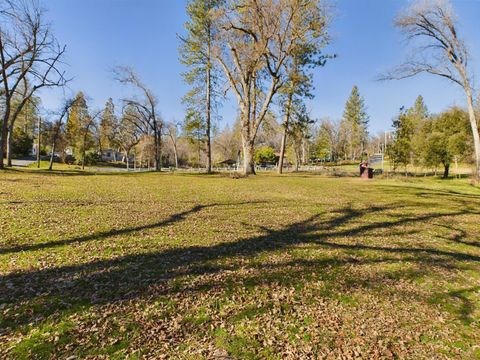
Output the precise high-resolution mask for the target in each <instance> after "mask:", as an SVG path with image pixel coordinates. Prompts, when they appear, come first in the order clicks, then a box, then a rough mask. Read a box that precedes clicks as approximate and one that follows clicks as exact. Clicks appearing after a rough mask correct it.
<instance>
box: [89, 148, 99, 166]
mask: <svg viewBox="0 0 480 360" xmlns="http://www.w3.org/2000/svg"><path fill="white" fill-rule="evenodd" d="M101 161H102V158H101V156H100V154H99V153H98V152H97V151H87V153H86V154H85V165H89V166H90V165H96V164H98V163H99V162H101Z"/></svg>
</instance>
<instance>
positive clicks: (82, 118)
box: [65, 92, 93, 162]
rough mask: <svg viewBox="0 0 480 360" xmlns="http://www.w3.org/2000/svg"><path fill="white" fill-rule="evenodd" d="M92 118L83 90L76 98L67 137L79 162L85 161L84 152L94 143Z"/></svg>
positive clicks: (67, 127) (68, 123)
mask: <svg viewBox="0 0 480 360" xmlns="http://www.w3.org/2000/svg"><path fill="white" fill-rule="evenodd" d="M90 125H91V118H90V115H89V113H88V106H87V101H86V100H85V96H84V94H83V93H82V92H79V93H78V94H77V95H76V97H75V100H74V105H73V106H72V108H71V110H70V114H69V116H68V119H67V124H66V129H65V130H66V138H67V141H68V144H69V146H70V148H71V149H72V151H73V155H74V157H75V159H76V160H77V162H80V161H81V160H82V161H83V154H84V153H85V151H86V150H87V149H88V148H90V147H91V146H92V145H93V134H92V133H91V127H90Z"/></svg>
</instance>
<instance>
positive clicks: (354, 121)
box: [342, 85, 369, 160]
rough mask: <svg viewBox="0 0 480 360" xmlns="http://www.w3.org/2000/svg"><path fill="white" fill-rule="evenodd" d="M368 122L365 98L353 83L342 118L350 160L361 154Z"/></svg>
mask: <svg viewBox="0 0 480 360" xmlns="http://www.w3.org/2000/svg"><path fill="white" fill-rule="evenodd" d="M368 122H369V116H368V114H367V110H366V106H365V100H364V99H363V98H362V97H361V96H360V92H359V90H358V87H357V86H356V85H355V86H354V87H353V89H352V92H351V94H350V97H349V99H348V100H347V103H346V104H345V111H344V113H343V118H342V123H343V124H342V126H343V127H344V129H345V132H346V133H347V134H346V136H347V139H346V140H347V146H348V149H347V151H348V157H349V158H350V159H351V160H356V159H357V158H358V157H361V156H362V155H363V151H364V149H365V147H366V143H367V141H368Z"/></svg>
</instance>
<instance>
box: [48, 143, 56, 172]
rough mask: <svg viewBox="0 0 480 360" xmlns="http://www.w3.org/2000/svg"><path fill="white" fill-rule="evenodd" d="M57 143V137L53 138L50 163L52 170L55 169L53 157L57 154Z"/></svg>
mask: <svg viewBox="0 0 480 360" xmlns="http://www.w3.org/2000/svg"><path fill="white" fill-rule="evenodd" d="M55 143H56V138H54V139H53V144H52V153H51V154H50V164H49V165H48V170H50V171H52V170H53V157H54V156H55Z"/></svg>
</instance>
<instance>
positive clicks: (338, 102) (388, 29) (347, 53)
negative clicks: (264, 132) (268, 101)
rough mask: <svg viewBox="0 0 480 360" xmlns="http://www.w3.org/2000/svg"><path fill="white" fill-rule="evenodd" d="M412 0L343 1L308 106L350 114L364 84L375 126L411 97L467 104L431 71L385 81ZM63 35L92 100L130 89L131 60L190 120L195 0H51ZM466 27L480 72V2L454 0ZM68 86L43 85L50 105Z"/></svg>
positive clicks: (383, 125) (228, 107)
mask: <svg viewBox="0 0 480 360" xmlns="http://www.w3.org/2000/svg"><path fill="white" fill-rule="evenodd" d="M408 3H409V1H407V0H337V1H336V2H335V4H336V8H335V12H336V14H335V17H334V22H333V24H332V29H331V34H332V37H333V41H332V43H331V45H330V46H329V47H328V48H327V49H326V52H327V53H335V54H337V55H338V58H336V59H334V60H331V61H330V62H329V63H327V65H326V66H325V67H323V68H319V69H317V70H316V71H315V74H314V82H315V92H314V94H315V98H314V99H313V100H312V101H310V103H309V107H310V109H311V112H312V115H313V116H314V117H315V118H322V117H330V118H332V119H338V118H340V117H341V116H342V112H343V107H344V104H345V101H346V100H347V98H348V95H349V93H350V91H351V88H352V86H353V85H357V86H358V87H359V88H360V92H361V94H362V95H363V96H364V98H365V101H366V104H367V107H368V113H369V115H370V118H371V120H370V124H371V132H372V133H375V132H376V131H380V130H382V129H388V128H390V124H391V119H392V117H393V116H394V115H395V114H397V113H398V109H399V108H400V107H401V106H402V105H407V106H409V105H411V104H412V103H413V102H414V100H415V98H416V97H417V96H418V95H419V94H421V95H423V96H424V98H425V101H426V103H427V106H428V107H429V109H430V111H431V112H438V111H441V110H442V109H445V108H446V107H448V106H451V105H462V106H463V105H464V99H463V94H462V92H461V90H460V89H457V88H456V87H455V86H453V85H451V84H449V83H448V82H447V81H445V80H442V79H437V78H435V77H432V76H428V75H425V76H420V77H417V78H414V79H409V80H403V81H393V82H378V81H376V80H375V78H376V77H377V75H378V74H379V73H381V72H382V71H385V70H388V69H389V68H391V67H393V66H395V65H396V64H398V63H400V62H401V60H402V58H404V57H405V55H406V54H407V49H406V48H405V44H404V42H403V41H402V38H401V36H400V35H399V34H398V33H397V31H396V30H395V29H394V28H393V26H392V23H393V19H394V17H395V15H396V14H397V13H398V11H399V10H400V9H402V8H403V7H405V6H406V5H408ZM43 4H44V5H45V7H46V8H47V9H48V17H49V19H50V21H51V22H52V24H53V27H54V30H55V33H56V35H57V37H58V38H59V40H60V41H61V42H62V43H65V44H66V45H67V57H66V61H67V63H68V68H67V71H68V73H69V75H70V76H72V77H74V80H73V81H72V82H71V84H70V88H71V89H72V91H74V92H76V91H79V90H82V91H83V92H85V93H86V94H87V96H89V98H90V105H91V107H93V108H99V107H102V106H103V104H104V103H105V101H106V100H107V99H108V98H109V97H112V98H113V99H114V100H119V99H120V98H122V97H123V96H126V95H128V94H129V91H128V90H127V89H124V88H122V87H121V86H120V85H118V84H117V83H115V81H114V80H113V78H112V75H111V73H110V69H111V68H112V67H113V66H115V65H127V64H128V65H132V66H133V67H135V68H136V69H137V71H138V73H139V74H140V75H141V77H142V79H143V80H144V82H145V83H146V84H147V85H148V86H150V87H151V88H152V89H153V90H154V92H155V93H156V95H157V97H158V99H159V108H160V112H161V115H162V116H163V118H164V119H165V120H172V119H176V120H181V119H182V118H183V108H182V105H181V97H182V96H183V94H184V93H185V92H186V90H187V88H186V86H185V85H184V84H183V83H182V78H181V76H180V74H181V72H182V71H183V70H184V69H183V67H182V65H181V64H180V63H179V61H178V52H177V48H178V40H177V34H179V33H182V32H183V24H184V22H185V21H186V16H185V10H184V9H185V4H186V0H43ZM453 4H454V6H455V8H456V11H457V13H458V15H459V17H460V21H461V33H462V34H463V36H464V37H465V38H466V40H467V43H468V45H469V46H470V48H471V49H472V51H471V52H472V54H473V56H474V59H473V63H472V64H473V68H474V71H475V72H476V73H477V78H479V77H480V59H478V57H479V56H480V21H478V14H480V0H456V1H455V0H454V1H453ZM477 84H478V82H477ZM61 96H62V95H61V94H60V93H58V92H55V91H48V92H46V91H44V92H43V93H42V98H43V104H44V106H45V107H46V108H47V109H54V108H56V107H57V106H58V104H59V102H60V99H61ZM221 115H222V121H221V123H220V126H221V127H222V126H223V125H225V124H226V123H227V122H231V121H232V120H233V119H234V118H235V115H236V104H235V103H234V101H227V102H226V103H225V105H224V106H223V108H222V109H221Z"/></svg>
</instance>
